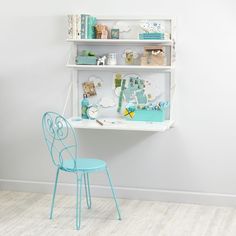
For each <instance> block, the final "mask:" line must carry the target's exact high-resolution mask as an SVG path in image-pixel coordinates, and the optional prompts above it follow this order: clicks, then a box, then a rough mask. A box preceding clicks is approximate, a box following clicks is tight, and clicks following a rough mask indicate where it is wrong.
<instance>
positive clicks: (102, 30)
mask: <svg viewBox="0 0 236 236" xmlns="http://www.w3.org/2000/svg"><path fill="white" fill-rule="evenodd" d="M95 30H96V39H107V38H108V27H107V26H106V25H102V24H98V25H96V26H95Z"/></svg>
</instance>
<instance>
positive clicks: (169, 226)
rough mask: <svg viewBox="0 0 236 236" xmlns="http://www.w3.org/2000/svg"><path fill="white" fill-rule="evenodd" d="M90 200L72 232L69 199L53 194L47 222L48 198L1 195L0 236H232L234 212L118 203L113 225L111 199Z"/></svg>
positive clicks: (71, 201)
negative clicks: (51, 213)
mask: <svg viewBox="0 0 236 236" xmlns="http://www.w3.org/2000/svg"><path fill="white" fill-rule="evenodd" d="M92 200H93V202H92V209H90V210H88V209H86V207H85V202H83V205H84V207H83V212H82V228H81V230H80V231H76V230H75V197H74V196H66V195H57V198H56V205H55V217H54V219H53V220H49V219H48V213H49V207H50V203H51V195H48V194H38V193H19V192H6V191H0V235H1V236H8V235H11V236H21V235H27V236H29V235H33V236H35V235H36V236H37V235H42V236H46V235H55V236H59V235H66V236H73V235H81V236H82V235H86V236H110V235H121V236H126V235H127V236H133V235H134V236H146V235H147V236H202V235H204V236H228V235H232V236H236V209H235V208H230V207H213V206H201V205H191V204H178V203H166V202H153V201H138V200H124V199H123V200H120V204H121V210H122V216H123V220H122V221H118V220H116V214H115V213H116V212H115V208H114V203H113V201H112V199H105V198H93V199H92Z"/></svg>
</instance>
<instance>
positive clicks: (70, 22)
mask: <svg viewBox="0 0 236 236" xmlns="http://www.w3.org/2000/svg"><path fill="white" fill-rule="evenodd" d="M67 25H68V31H67V32H68V33H67V34H68V39H73V15H68V16H67Z"/></svg>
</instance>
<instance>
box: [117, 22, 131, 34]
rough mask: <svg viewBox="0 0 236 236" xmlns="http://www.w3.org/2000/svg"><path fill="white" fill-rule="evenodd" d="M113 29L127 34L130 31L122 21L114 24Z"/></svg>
mask: <svg viewBox="0 0 236 236" xmlns="http://www.w3.org/2000/svg"><path fill="white" fill-rule="evenodd" d="M113 28H115V29H119V33H123V32H129V31H130V26H129V25H128V24H127V23H126V22H124V21H118V22H116V24H115V25H114V27H113Z"/></svg>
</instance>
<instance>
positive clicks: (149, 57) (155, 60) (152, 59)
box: [141, 46, 165, 66]
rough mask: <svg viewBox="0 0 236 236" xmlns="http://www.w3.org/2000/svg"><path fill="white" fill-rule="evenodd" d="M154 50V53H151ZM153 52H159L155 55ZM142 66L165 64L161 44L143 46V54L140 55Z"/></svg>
mask: <svg viewBox="0 0 236 236" xmlns="http://www.w3.org/2000/svg"><path fill="white" fill-rule="evenodd" d="M153 52H154V53H153ZM155 52H159V53H157V54H156V55H155ZM141 65H142V66H163V65H165V53H164V48H163V47H162V46H148V47H144V54H143V56H142V57H141Z"/></svg>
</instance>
